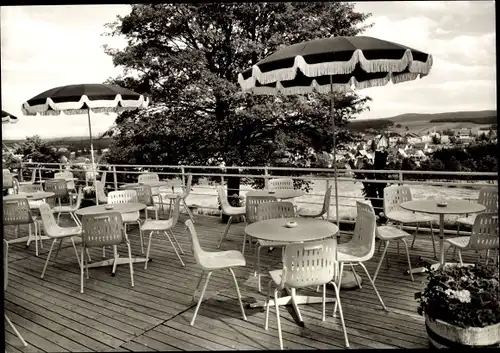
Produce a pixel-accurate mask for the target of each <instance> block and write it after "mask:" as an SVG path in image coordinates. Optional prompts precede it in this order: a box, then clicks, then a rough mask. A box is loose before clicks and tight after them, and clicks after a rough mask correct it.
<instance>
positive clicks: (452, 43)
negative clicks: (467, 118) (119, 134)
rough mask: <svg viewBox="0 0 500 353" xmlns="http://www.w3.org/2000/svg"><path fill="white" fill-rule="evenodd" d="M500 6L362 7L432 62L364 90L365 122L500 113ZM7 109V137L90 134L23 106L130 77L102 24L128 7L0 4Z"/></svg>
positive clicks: (77, 118) (384, 30)
mask: <svg viewBox="0 0 500 353" xmlns="http://www.w3.org/2000/svg"><path fill="white" fill-rule="evenodd" d="M494 5H495V4H494V1H449V2H446V1H422V2H418V1H400V2H398V1H390V2H359V3H356V5H355V9H356V10H357V11H360V12H364V13H368V12H369V13H372V16H371V17H370V18H369V20H368V23H373V26H372V27H371V28H370V29H368V30H367V31H366V32H365V33H364V35H367V36H372V37H376V38H380V39H385V40H389V41H393V42H397V43H400V44H404V45H406V46H409V47H412V48H414V49H418V50H421V51H423V52H427V53H430V54H432V55H433V59H434V65H433V67H432V69H431V72H430V74H429V75H428V76H427V77H424V78H423V79H421V80H416V81H410V82H405V83H401V84H398V85H392V84H389V85H387V86H383V87H374V88H369V89H365V90H362V91H359V93H360V94H362V95H367V96H370V97H371V98H372V99H373V101H372V102H370V111H368V112H365V113H363V114H362V115H360V117H359V118H363V119H369V118H383V117H390V116H394V115H398V114H404V113H439V112H448V111H462V110H468V111H473V110H488V109H493V110H496V51H495V6H494ZM0 12H1V18H0V19H1V60H2V61H1V71H2V72H1V74H2V76H1V85H2V87H1V88H2V90H1V91H2V109H3V110H5V111H7V112H9V113H11V114H14V115H16V116H18V117H19V122H18V123H17V124H7V125H5V124H3V125H2V138H3V139H22V138H25V137H26V136H32V135H35V134H38V135H40V136H42V137H65V136H85V135H88V121H87V118H86V116H84V115H83V116H82V115H68V116H66V115H61V116H35V117H32V116H23V114H22V112H21V104H22V103H23V102H25V101H26V100H28V99H30V98H32V97H34V96H35V95H37V94H39V93H41V92H43V91H45V90H48V89H50V88H53V87H57V86H62V85H68V84H75V83H101V82H103V81H105V80H106V79H107V78H109V77H116V76H118V75H119V74H121V73H122V69H121V68H115V67H114V66H113V62H112V59H111V57H110V56H108V55H106V54H105V53H104V51H103V49H102V45H103V44H108V45H110V46H111V47H113V48H123V47H124V46H125V45H126V42H125V40H124V38H116V37H105V36H101V33H103V32H105V28H104V24H106V23H109V22H112V21H114V20H115V19H116V16H117V15H121V16H123V15H126V14H127V13H129V12H130V6H129V5H72V6H69V5H59V6H8V7H4V6H2V7H1V9H0ZM114 119H115V115H114V114H110V115H104V114H92V133H93V135H98V134H100V133H102V132H104V131H106V129H107V128H109V127H110V126H111V125H112V124H113V122H114Z"/></svg>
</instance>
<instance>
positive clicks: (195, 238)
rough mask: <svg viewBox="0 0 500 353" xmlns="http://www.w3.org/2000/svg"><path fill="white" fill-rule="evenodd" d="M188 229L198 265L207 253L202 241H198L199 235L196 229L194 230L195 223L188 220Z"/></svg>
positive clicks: (186, 223)
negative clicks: (201, 243)
mask: <svg viewBox="0 0 500 353" xmlns="http://www.w3.org/2000/svg"><path fill="white" fill-rule="evenodd" d="M184 224H185V225H186V227H187V229H188V233H189V239H190V240H191V251H192V252H193V257H194V260H195V261H196V263H197V264H199V263H200V258H201V257H202V256H203V254H204V253H205V251H203V249H202V248H201V246H200V241H199V240H198V235H197V234H196V229H195V228H194V224H193V221H191V220H190V219H188V220H187V221H186V222H184Z"/></svg>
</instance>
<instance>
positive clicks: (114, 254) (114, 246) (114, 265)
mask: <svg viewBox="0 0 500 353" xmlns="http://www.w3.org/2000/svg"><path fill="white" fill-rule="evenodd" d="M113 258H114V260H113V269H112V270H111V275H112V276H114V275H115V272H116V265H118V261H117V260H118V247H117V246H116V245H113ZM87 278H88V277H87Z"/></svg>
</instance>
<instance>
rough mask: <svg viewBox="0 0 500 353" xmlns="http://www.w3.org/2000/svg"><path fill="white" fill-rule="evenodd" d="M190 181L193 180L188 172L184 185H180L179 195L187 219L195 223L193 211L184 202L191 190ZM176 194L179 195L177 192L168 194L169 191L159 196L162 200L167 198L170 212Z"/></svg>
mask: <svg viewBox="0 0 500 353" xmlns="http://www.w3.org/2000/svg"><path fill="white" fill-rule="evenodd" d="M192 182H193V175H192V174H188V178H187V182H186V186H183V187H182V194H181V195H180V197H181V202H182V205H183V207H184V210H185V211H186V213H187V214H188V216H189V219H191V221H192V222H193V223H195V222H194V216H193V213H192V212H191V210H190V209H189V207H188V205H187V203H186V199H187V197H188V196H189V193H190V192H191V185H192ZM177 196H179V195H177V194H169V193H162V196H161V197H162V200H165V199H168V200H169V213H172V203H173V202H174V201H175V199H176V198H177ZM162 204H163V203H162ZM170 216H172V215H170Z"/></svg>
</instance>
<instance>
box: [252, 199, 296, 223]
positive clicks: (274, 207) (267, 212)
mask: <svg viewBox="0 0 500 353" xmlns="http://www.w3.org/2000/svg"><path fill="white" fill-rule="evenodd" d="M293 217H295V208H294V207H293V203H291V202H287V201H279V202H265V203H261V204H260V205H257V221H265V220H267V219H275V218H293Z"/></svg>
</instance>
